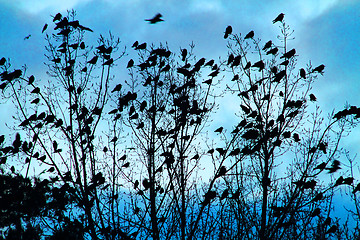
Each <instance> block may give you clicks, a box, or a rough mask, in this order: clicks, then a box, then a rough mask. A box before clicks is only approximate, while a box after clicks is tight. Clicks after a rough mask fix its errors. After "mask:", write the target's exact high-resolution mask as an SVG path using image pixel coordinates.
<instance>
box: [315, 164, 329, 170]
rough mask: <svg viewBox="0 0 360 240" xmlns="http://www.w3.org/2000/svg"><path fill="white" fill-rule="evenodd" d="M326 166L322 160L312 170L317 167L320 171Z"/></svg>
mask: <svg viewBox="0 0 360 240" xmlns="http://www.w3.org/2000/svg"><path fill="white" fill-rule="evenodd" d="M325 168H326V162H322V163H320V164H319V165H317V166H316V167H315V168H314V170H316V169H319V170H320V171H322V170H324V169H325Z"/></svg>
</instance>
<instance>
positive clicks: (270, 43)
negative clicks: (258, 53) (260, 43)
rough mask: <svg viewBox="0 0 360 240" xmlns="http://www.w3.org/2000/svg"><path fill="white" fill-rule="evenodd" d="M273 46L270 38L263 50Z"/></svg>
mask: <svg viewBox="0 0 360 240" xmlns="http://www.w3.org/2000/svg"><path fill="white" fill-rule="evenodd" d="M271 46H272V41H271V40H270V41H268V42H267V43H265V46H264V47H263V49H262V50H266V49H268V48H271Z"/></svg>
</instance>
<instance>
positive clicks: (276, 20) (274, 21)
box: [273, 13, 285, 24]
mask: <svg viewBox="0 0 360 240" xmlns="http://www.w3.org/2000/svg"><path fill="white" fill-rule="evenodd" d="M284 16H285V14H283V13H280V14H279V15H278V16H277V17H276V18H275V19H274V20H273V24H275V23H276V22H282V20H283V19H284Z"/></svg>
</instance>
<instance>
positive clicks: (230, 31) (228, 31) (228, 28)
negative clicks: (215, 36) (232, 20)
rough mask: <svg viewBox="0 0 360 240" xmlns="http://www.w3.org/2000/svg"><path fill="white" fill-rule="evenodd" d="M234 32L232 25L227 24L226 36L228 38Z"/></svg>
mask: <svg viewBox="0 0 360 240" xmlns="http://www.w3.org/2000/svg"><path fill="white" fill-rule="evenodd" d="M231 33H232V27H231V26H227V27H226V30H225V35H224V38H225V39H226V38H228V36H229V35H230V34H231Z"/></svg>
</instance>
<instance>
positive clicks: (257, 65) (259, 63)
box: [252, 60, 265, 72]
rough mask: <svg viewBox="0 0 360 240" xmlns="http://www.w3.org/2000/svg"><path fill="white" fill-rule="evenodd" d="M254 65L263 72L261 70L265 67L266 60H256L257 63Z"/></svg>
mask: <svg viewBox="0 0 360 240" xmlns="http://www.w3.org/2000/svg"><path fill="white" fill-rule="evenodd" d="M252 67H257V68H259V72H261V70H263V69H264V68H265V64H264V62H263V61H262V60H260V61H258V62H256V63H254V64H253V65H252Z"/></svg>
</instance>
